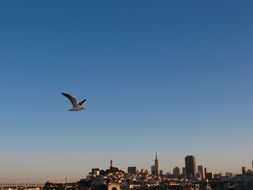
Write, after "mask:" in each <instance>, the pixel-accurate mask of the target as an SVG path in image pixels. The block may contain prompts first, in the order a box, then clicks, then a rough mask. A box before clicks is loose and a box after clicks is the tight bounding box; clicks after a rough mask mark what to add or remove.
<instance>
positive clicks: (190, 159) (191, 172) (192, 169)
mask: <svg viewBox="0 0 253 190" xmlns="http://www.w3.org/2000/svg"><path fill="white" fill-rule="evenodd" d="M185 173H186V178H187V179H191V178H195V177H196V159H195V157H194V156H192V155H188V156H186V157H185Z"/></svg>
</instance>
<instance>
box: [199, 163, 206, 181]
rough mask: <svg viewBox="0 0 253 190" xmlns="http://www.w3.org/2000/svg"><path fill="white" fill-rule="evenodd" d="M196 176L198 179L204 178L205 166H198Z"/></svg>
mask: <svg viewBox="0 0 253 190" xmlns="http://www.w3.org/2000/svg"><path fill="white" fill-rule="evenodd" d="M198 177H199V178H200V179H205V177H206V175H205V168H204V166H203V165H200V166H198Z"/></svg>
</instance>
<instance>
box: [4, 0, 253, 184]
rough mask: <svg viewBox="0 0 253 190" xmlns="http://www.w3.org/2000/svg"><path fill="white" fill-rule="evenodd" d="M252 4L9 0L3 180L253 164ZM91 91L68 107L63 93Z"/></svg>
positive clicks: (216, 168)
mask: <svg viewBox="0 0 253 190" xmlns="http://www.w3.org/2000/svg"><path fill="white" fill-rule="evenodd" d="M252 9H253V2H252V1H250V0H249V1H247V0H245V1H237V0H236V1H233V0H230V1H218V0H217V1H200V0H199V1H198V0H197V1H188V0H185V1H183V0H182V1H165V0H161V1H153V0H152V1H151V0H150V1H149V0H139V1H134V0H130V1H116V0H114V1H111V0H107V1H102V0H101V1H81V0H80V1H78V0H76V1H65V0H55V1H49V0H48V1H19V0H17V1H14V0H11V1H1V2H0V87H1V99H0V105H1V108H0V115H1V120H0V129H1V138H0V150H1V159H0V182H1V180H2V181H7V182H8V181H10V182H11V181H12V182H15V181H18V182H41V183H44V182H45V181H46V180H51V181H60V182H62V181H64V178H65V177H68V178H69V180H78V179H80V178H83V177H85V176H86V175H87V173H88V172H89V171H90V170H91V168H93V167H99V168H102V169H106V168H108V165H109V160H110V159H113V160H114V163H115V165H116V166H118V167H119V168H120V169H123V170H126V168H127V167H128V166H137V168H138V169H141V168H147V169H150V166H151V165H152V164H153V162H154V155H155V152H158V156H159V160H160V165H161V169H163V170H164V171H165V172H167V171H172V168H173V167H175V166H180V167H182V166H184V157H185V156H186V155H188V154H193V155H195V156H196V159H197V164H204V165H205V166H207V168H208V170H209V171H213V172H219V171H221V172H225V171H232V172H240V171H241V166H246V167H251V161H252V159H253V154H252V145H253V142H252V134H253V128H252V125H253V116H252V114H253V98H252V97H253V85H252V84H253V74H252V73H253V46H252V44H253V11H252ZM61 92H68V93H72V94H74V95H75V96H77V97H78V98H80V99H82V98H87V110H85V111H82V112H74V113H73V112H69V111H67V110H68V109H70V104H69V102H68V101H67V99H66V98H65V97H63V96H62V95H61V94H60V93H61Z"/></svg>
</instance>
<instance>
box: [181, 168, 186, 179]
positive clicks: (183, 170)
mask: <svg viewBox="0 0 253 190" xmlns="http://www.w3.org/2000/svg"><path fill="white" fill-rule="evenodd" d="M182 176H183V178H186V174H185V167H183V168H182Z"/></svg>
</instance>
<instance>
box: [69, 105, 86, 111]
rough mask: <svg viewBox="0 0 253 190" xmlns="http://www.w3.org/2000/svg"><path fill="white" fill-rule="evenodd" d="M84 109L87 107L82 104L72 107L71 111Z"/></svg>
mask: <svg viewBox="0 0 253 190" xmlns="http://www.w3.org/2000/svg"><path fill="white" fill-rule="evenodd" d="M83 109H85V107H83V106H80V107H75V108H72V109H70V110H69V111H81V110H83Z"/></svg>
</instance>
